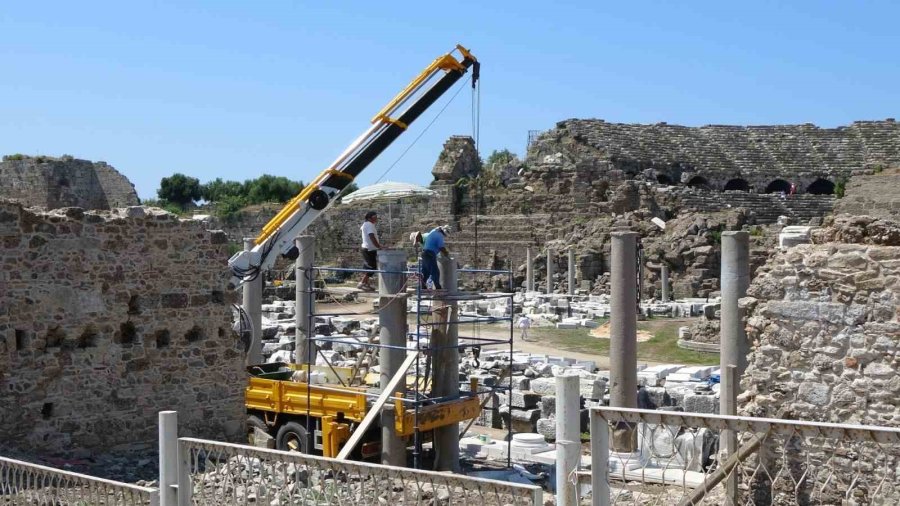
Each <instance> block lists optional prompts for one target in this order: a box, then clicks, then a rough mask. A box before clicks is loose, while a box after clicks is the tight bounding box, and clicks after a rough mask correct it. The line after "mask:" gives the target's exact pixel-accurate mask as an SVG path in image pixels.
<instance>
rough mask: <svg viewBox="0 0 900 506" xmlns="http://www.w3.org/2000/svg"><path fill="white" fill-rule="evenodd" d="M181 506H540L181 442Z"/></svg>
mask: <svg viewBox="0 0 900 506" xmlns="http://www.w3.org/2000/svg"><path fill="white" fill-rule="evenodd" d="M178 446H179V458H180V462H179V468H180V469H179V475H180V476H182V477H184V478H183V479H187V480H189V482H190V486H188V487H185V486H183V484H184V482H183V481H182V480H181V479H180V480H179V481H181V482H182V483H181V485H180V486H179V487H178V489H179V490H178V491H179V497H178V501H179V504H181V505H188V504H197V505H208V504H216V505H225V504H244V503H245V502H248V501H253V502H255V503H256V504H267V505H276V504H284V505H288V504H304V505H340V506H351V505H398V504H402V505H407V504H421V505H431V504H441V505H456V504H458V505H466V506H504V505H522V506H540V505H542V504H543V502H542V491H541V488H540V487H535V486H528V485H519V484H513V483H506V482H500V481H494V480H485V479H480V478H472V477H467V476H461V475H456V474H449V473H437V472H432V471H421V470H415V469H408V468H403V467H392V466H383V465H377V464H369V463H364V462H352V461H339V460H335V459H328V458H324V457H317V456H312V455H304V454H300V453H292V452H282V451H276V450H268V449H263V448H254V447H249V446H242V445H235V444H230V443H219V442H213V441H205V440H201V439H192V438H181V439H179V440H178Z"/></svg>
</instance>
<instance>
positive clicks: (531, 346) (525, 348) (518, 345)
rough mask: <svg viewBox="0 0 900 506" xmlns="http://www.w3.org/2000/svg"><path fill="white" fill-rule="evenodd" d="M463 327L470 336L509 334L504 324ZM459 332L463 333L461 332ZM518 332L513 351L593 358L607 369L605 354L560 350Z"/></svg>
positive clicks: (501, 336)
mask: <svg viewBox="0 0 900 506" xmlns="http://www.w3.org/2000/svg"><path fill="white" fill-rule="evenodd" d="M464 327H465V333H464V335H469V336H471V335H473V334H474V335H475V336H476V337H490V338H505V337H507V336H509V327H507V326H506V325H501V324H492V325H481V326H480V327H479V328H478V329H477V331H473V330H472V325H465V326H464ZM460 333H461V334H463V332H460ZM519 334H520V331H519V329H515V330H514V332H513V350H514V351H521V352H525V353H534V354H536V355H553V356H557V357H566V358H574V359H575V360H593V361H594V363H595V364H596V365H597V367H599V368H600V369H609V357H608V356H607V355H601V354H594V353H580V352H577V351H568V350H562V349H560V348H557V347H555V346H548V345H545V344H542V343H541V341H540V339H539V338H534V337H532V338H530V339H529V340H528V341H522V339H520V338H519ZM498 348H499V346H498Z"/></svg>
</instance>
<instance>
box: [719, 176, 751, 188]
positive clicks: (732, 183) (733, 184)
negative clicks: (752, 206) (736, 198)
mask: <svg viewBox="0 0 900 506" xmlns="http://www.w3.org/2000/svg"><path fill="white" fill-rule="evenodd" d="M724 191H727V192H732V191H738V192H749V191H750V183H748V182H747V180H746V179H741V178H739V177H738V178H734V179H730V180H729V181H728V182H727V183H725V188H724Z"/></svg>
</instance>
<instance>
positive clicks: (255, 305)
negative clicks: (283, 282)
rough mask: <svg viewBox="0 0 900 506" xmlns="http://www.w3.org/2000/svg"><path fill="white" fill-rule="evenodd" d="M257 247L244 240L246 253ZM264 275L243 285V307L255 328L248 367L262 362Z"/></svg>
mask: <svg viewBox="0 0 900 506" xmlns="http://www.w3.org/2000/svg"><path fill="white" fill-rule="evenodd" d="M255 245H256V241H255V240H254V239H253V238H252V237H251V238H244V251H250V250H252V249H253V247H254V246H255ZM264 277H265V276H264V273H262V272H260V273H259V275H258V276H256V279H254V280H252V281H245V282H244V284H243V285H241V291H242V296H243V307H244V311H245V312H246V313H247V317H248V318H249V319H250V325H251V326H252V327H253V329H252V330H253V333H252V337H251V338H250V350H249V351H248V352H247V365H253V364H259V363H260V362H262V288H263V278H264Z"/></svg>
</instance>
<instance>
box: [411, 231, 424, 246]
mask: <svg viewBox="0 0 900 506" xmlns="http://www.w3.org/2000/svg"><path fill="white" fill-rule="evenodd" d="M409 240H410V242H412V243H413V246H415V245H416V244H418V243H420V242H422V232H412V233H411V234H409Z"/></svg>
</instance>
